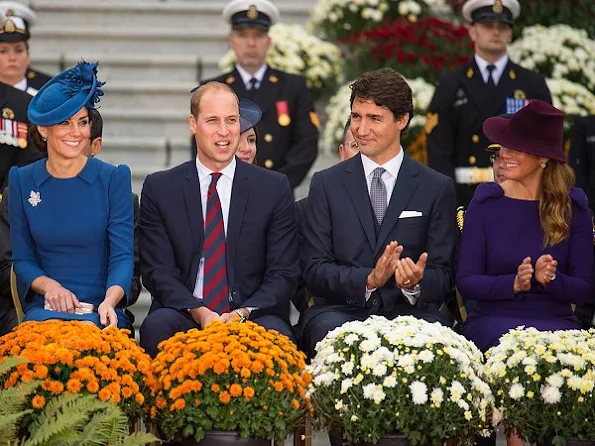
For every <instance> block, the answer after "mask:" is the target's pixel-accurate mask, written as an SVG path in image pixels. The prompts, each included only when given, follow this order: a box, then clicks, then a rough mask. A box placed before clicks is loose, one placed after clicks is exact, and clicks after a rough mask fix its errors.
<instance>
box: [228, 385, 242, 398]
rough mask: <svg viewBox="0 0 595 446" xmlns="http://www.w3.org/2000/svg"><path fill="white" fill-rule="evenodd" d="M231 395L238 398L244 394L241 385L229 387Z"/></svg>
mask: <svg viewBox="0 0 595 446" xmlns="http://www.w3.org/2000/svg"><path fill="white" fill-rule="evenodd" d="M229 393H230V394H231V396H233V397H238V396H240V395H241V394H242V386H240V385H239V384H232V385H231V386H230V387H229Z"/></svg>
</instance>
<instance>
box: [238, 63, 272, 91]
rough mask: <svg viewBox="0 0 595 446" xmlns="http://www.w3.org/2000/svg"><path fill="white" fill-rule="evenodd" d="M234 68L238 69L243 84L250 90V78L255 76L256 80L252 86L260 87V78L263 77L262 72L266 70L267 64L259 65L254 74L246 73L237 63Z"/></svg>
mask: <svg viewBox="0 0 595 446" xmlns="http://www.w3.org/2000/svg"><path fill="white" fill-rule="evenodd" d="M236 70H238V73H240V77H241V78H242V82H244V85H245V86H246V90H252V84H250V79H252V78H255V79H256V81H257V82H256V85H254V88H260V85H261V84H262V79H263V78H264V73H265V72H266V70H267V64H264V65H263V66H262V67H260V68H259V69H258V71H257V72H256V73H254V76H253V75H251V74H250V73H248V72H247V71H246V70H244V69H243V68H242V67H241V66H239V65H236Z"/></svg>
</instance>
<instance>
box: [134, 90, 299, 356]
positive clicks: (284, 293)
mask: <svg viewBox="0 0 595 446" xmlns="http://www.w3.org/2000/svg"><path fill="white" fill-rule="evenodd" d="M190 111H191V115H190V117H189V123H190V130H191V133H193V134H195V139H196V145H197V157H196V159H195V160H193V161H190V162H187V163H184V164H182V165H181V166H178V167H175V168H173V169H171V170H167V171H164V172H158V173H155V174H153V175H150V176H149V177H147V179H146V180H145V183H144V186H143V190H142V195H141V224H140V240H139V250H140V262H141V273H142V278H143V284H144V285H145V287H146V288H147V289H148V290H149V291H150V293H151V295H152V296H153V304H152V306H151V309H150V312H149V315H148V316H147V318H146V319H145V321H144V322H143V325H142V326H141V329H140V343H141V345H142V346H143V347H144V348H145V349H146V351H147V352H148V353H149V354H150V355H152V356H155V355H156V354H157V345H158V343H159V342H161V341H163V340H165V339H167V338H169V337H170V336H172V335H173V334H174V333H176V332H179V331H186V330H188V329H191V328H200V327H205V326H206V325H208V324H209V323H211V322H213V321H215V320H221V321H223V322H229V321H236V320H245V319H250V320H252V321H254V322H255V323H257V324H260V325H262V326H263V327H265V328H267V329H275V330H277V331H279V332H280V333H282V334H284V335H286V336H288V337H290V338H291V339H293V335H292V332H291V328H290V326H289V323H288V320H289V317H288V312H289V300H290V298H291V297H292V296H293V295H294V293H295V290H296V286H297V281H298V277H299V275H300V267H299V258H298V256H299V253H298V244H297V235H296V228H295V212H294V207H293V197H292V192H291V188H290V186H289V181H288V179H287V177H286V176H285V175H283V174H281V173H278V172H274V171H268V170H266V169H262V168H260V167H257V166H253V165H249V164H246V163H244V162H242V161H240V160H239V159H237V158H236V157H235V156H234V154H235V152H236V148H237V146H238V143H239V138H240V121H241V120H242V119H244V114H243V113H242V114H241V112H240V109H239V105H238V97H237V96H236V94H235V93H234V92H233V91H232V90H231V89H230V88H229V87H228V86H227V85H225V84H222V83H218V82H209V83H206V84H204V85H202V86H201V87H200V88H198V90H196V92H195V93H194V95H193V96H192V99H191V110H190Z"/></svg>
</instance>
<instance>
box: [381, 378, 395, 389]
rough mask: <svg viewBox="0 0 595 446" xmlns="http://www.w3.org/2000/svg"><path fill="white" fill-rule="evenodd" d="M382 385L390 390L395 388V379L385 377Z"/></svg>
mask: <svg viewBox="0 0 595 446" xmlns="http://www.w3.org/2000/svg"><path fill="white" fill-rule="evenodd" d="M382 385H383V386H384V387H386V388H389V389H392V388H394V387H396V386H397V378H395V377H394V376H392V375H390V376H387V377H386V378H384V381H383V382H382Z"/></svg>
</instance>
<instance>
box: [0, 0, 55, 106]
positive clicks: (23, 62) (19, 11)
mask: <svg viewBox="0 0 595 446" xmlns="http://www.w3.org/2000/svg"><path fill="white" fill-rule="evenodd" d="M36 21H37V15H36V14H35V12H34V11H33V10H32V9H31V8H29V7H28V6H26V5H24V4H22V3H18V2H14V1H4V2H3V1H0V26H1V28H0V82H3V83H5V84H8V85H11V86H13V87H15V88H17V89H19V90H22V91H24V92H26V93H27V94H29V95H30V96H35V94H36V93H37V91H38V90H39V89H40V88H41V87H42V86H43V85H44V84H45V83H46V82H47V81H49V80H50V79H51V76H48V75H47V74H44V73H41V72H39V71H36V70H34V69H33V68H31V67H30V66H29V37H31V35H30V33H29V28H30V27H31V26H33V24H34V23H35V22H36Z"/></svg>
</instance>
